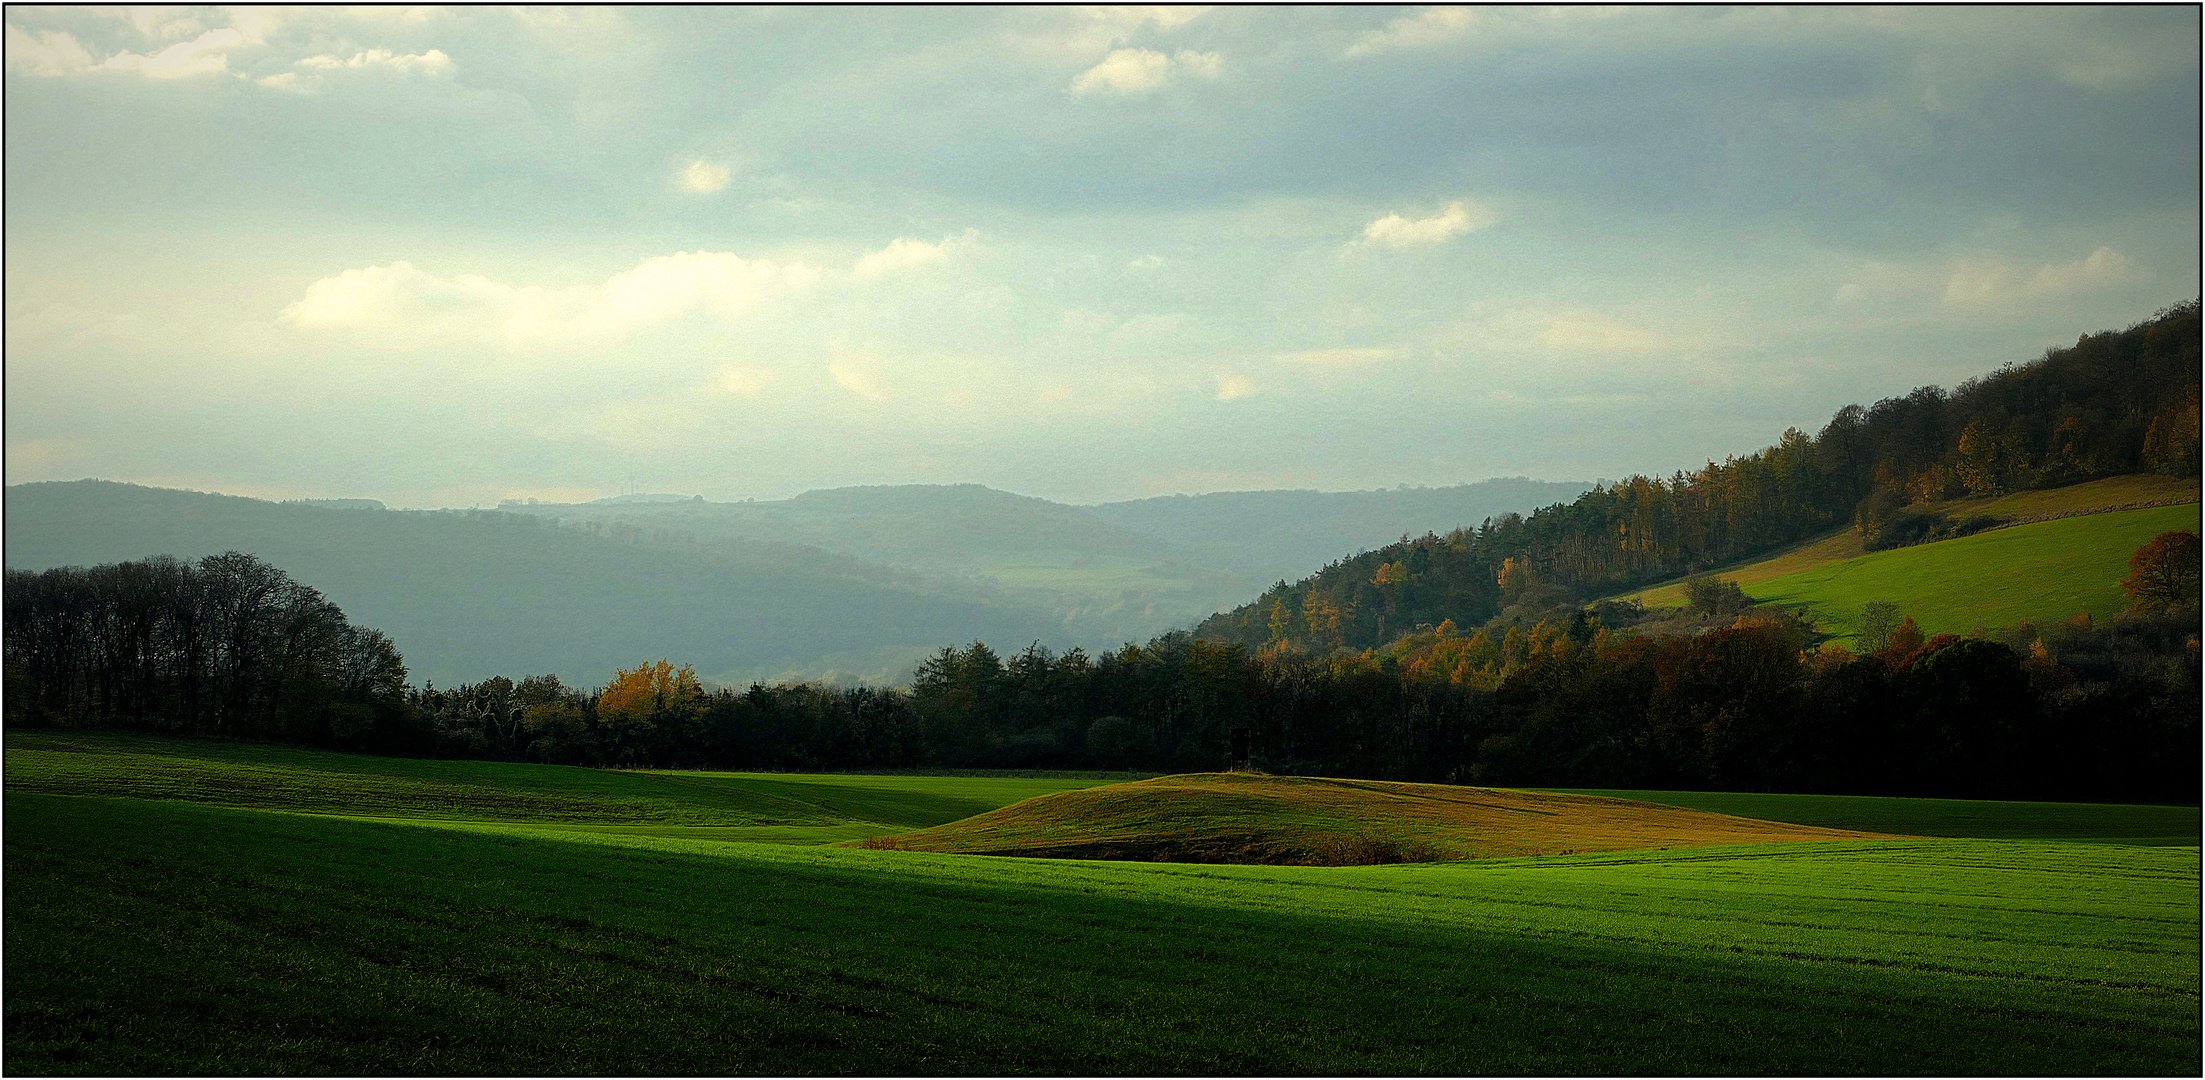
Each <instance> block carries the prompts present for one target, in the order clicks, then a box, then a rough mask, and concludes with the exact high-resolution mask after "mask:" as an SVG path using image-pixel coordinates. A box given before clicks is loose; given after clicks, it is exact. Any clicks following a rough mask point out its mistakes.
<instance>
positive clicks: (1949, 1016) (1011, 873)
mask: <svg viewBox="0 0 2205 1080" xmlns="http://www.w3.org/2000/svg"><path fill="white" fill-rule="evenodd" d="M6 800H7V814H8V829H7V840H6V842H7V857H6V874H7V881H8V885H9V893H8V901H9V907H8V919H7V923H6V950H5V954H4V959H5V968H6V970H5V974H6V978H7V984H8V995H7V1024H6V1053H7V1060H8V1063H9V1069H10V1072H11V1073H14V1074H17V1075H39V1074H52V1073H80V1074H81V1073H90V1074H146V1073H168V1074H177V1073H204V1072H216V1073H259V1072H275V1071H282V1072H304V1073H321V1074H357V1073H406V1074H440V1073H500V1074H513V1073H520V1074H568V1073H585V1074H623V1075H642V1074H654V1073H686V1074H734V1073H746V1072H777V1073H808V1072H838V1073H890V1072H893V1073H897V1074H957V1073H963V1074H971V1073H991V1074H1001V1073H1009V1072H1024V1071H1038V1072H1056V1073H1088V1074H1101V1073H1112V1072H1135V1073H1152V1074H1153V1073H1180V1072H1194V1073H1270V1074H1284V1073H1388V1074H1400V1075H1406V1074H1413V1073H1495V1072H1498V1073H1634V1074H1645V1073H1688V1072H1690V1073H1706V1072H1717V1073H1779V1072H1809V1073H1824V1074H1833V1073H1890V1074H1895V1073H1923V1072H1929V1073H1971V1074H1972V1073H2003V1074H2020V1073H2029V1074H2070V1073H2073V1074H2082V1073H2106V1074H2157V1073H2181V1072H2187V1071H2190V1070H2192V1069H2194V1068H2195V1066H2196V1061H2197V1045H2198V1031H2199V1027H2198V1004H2199V999H2198V972H2197V966H2196V952H2197V938H2198V913H2197V905H2196V896H2197V889H2198V862H2197V852H2196V851H2195V850H2194V849H2174V848H2134V847H2113V846H2089V845H2075V844H2053V843H2015V842H1995V841H1969V840H1878V841H1851V842H1835V843H1823V844H1811V845H1774V846H1749V847H1726V848H1712V849H1695V850H1691V851H1670V852H1635V853H1628V854H1603V855H1581V856H1567V857H1553V858H1537V859H1514V860H1500V861H1492V862H1475V863H1452V864H1443V865H1440V866H1432V867H1421V866H1414V867H1362V868H1340V869H1311V868H1297V867H1246V866H1237V867H1226V866H1211V867H1199V868H1197V867H1188V866H1183V865H1168V864H1139V863H1092V862H1071V861H1062V860H1020V859H984V860H983V859H972V858H969V857H959V856H943V855H926V854H918V853H911V852H873V851H852V850H846V849H836V848H817V847H812V848H793V847H785V846H782V847H776V846H771V845H760V844H738V843H716V842H703V841H696V840H682V839H667V838H661V837H650V836H636V835H605V834H592V833H581V832H569V833H565V834H551V833H547V832H544V831H540V830H532V829H531V828H530V827H529V826H525V825H514V824H503V823H484V824H464V823H434V822H427V821H423V822H414V823H395V822H370V821H361V820H356V819H344V818H333V817H317V816H309V815H298V814H284V813H276V812H270V811H264V810H248V809H237V808H230V807H219V806H211V805H205V804H194V803H182V802H158V801H147V800H137V799H117V798H97V797H75V798H70V797H62V796H52V795H37V794H23V793H10V794H8V795H7V796H6Z"/></svg>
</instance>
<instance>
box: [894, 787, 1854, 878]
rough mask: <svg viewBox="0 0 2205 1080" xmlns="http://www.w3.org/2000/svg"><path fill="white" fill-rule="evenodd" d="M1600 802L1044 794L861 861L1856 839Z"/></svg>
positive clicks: (1256, 790) (1231, 792) (1525, 797)
mask: <svg viewBox="0 0 2205 1080" xmlns="http://www.w3.org/2000/svg"><path fill="white" fill-rule="evenodd" d="M1863 835H1864V834H1862V833H1860V832H1845V831H1840V830H1836V829H1825V828H1820V827H1816V826H1803V825H1797V824H1783V823H1779V822H1775V821H1762V820H1748V819H1746V818H1741V817H1735V816H1730V815H1728V814H1726V813H1711V812H1708V811H1706V810H1699V809H1684V808H1679V807H1677V806H1674V805H1662V804H1659V803H1656V802H1646V801H1630V800H1625V799H1616V798H1608V797H1604V796H1588V795H1582V794H1557V793H1552V792H1533V791H1508V790H1501V789H1496V788H1476V787H1456V786H1452V785H1445V784H1405V783H1394V782H1388V781H1383V780H1337V779H1328V778H1325V777H1314V776H1265V775H1261V774H1255V773H1190V774H1187V775H1183V776H1163V777H1158V778H1156V779H1154V780H1143V781H1140V782H1138V783H1130V784H1110V785H1106V786H1103V787H1094V788H1086V789H1083V790H1079V791H1067V792H1061V793H1059V794H1055V795H1043V796H1040V797H1038V798H1032V799H1027V800H1025V801H1023V802H1020V803H1016V804H1014V805H1011V806H1006V807H1004V808H1002V809H1000V810H993V811H989V812H988V813H985V814H978V815H975V816H973V817H969V818H965V819H963V820H961V821H953V822H950V823H949V824H946V825H937V826H935V827H933V828H931V829H927V830H924V831H921V832H916V833H911V834H909V835H905V836H884V837H877V838H873V839H869V840H866V841H864V842H863V843H862V845H861V846H863V847H867V848H892V849H894V850H898V851H934V852H945V853H952V852H953V853H964V854H985V855H1031V856H1043V857H1051V858H1082V859H1141V860H1148V861H1158V862H1189V863H1263V864H1275V865H1287V866H1296V865H1298V866H1354V865H1368V864H1373V863H1393V862H1434V861H1438V860H1442V859H1491V858H1512V857H1519V856H1524V855H1556V854H1572V853H1582V852H1594V851H1618V850H1633V849H1640V848H1674V847H1698V846H1704V845H1713V844H1752V843H1772V842H1801V843H1806V842H1818V841H1831V840H1849V839H1860V838H1862V836H1863Z"/></svg>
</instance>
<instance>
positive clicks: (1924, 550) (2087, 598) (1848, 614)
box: [1633, 493, 2198, 645]
mask: <svg viewBox="0 0 2205 1080" xmlns="http://www.w3.org/2000/svg"><path fill="white" fill-rule="evenodd" d="M2032 494H2036V493H2032ZM2017 498H2018V496H2017ZM2197 528H2198V506H2197V504H2195V503H2191V504H2188V505H2177V506H2158V507H2150V508H2147V509H2142V510H2117V511H2108V512H2105V513H2097V514H2085V515H2080V516H2075V517H2065V518H2060V519H2058V520H2051V521H2039V522H2035V523H2032V524H2028V525H2016V526H2013V527H2011V528H2005V529H1994V530H1991V531H1990V532H1983V533H1976V534H1975V535H1973V536H1962V537H1958V538H1955V539H1952V540H1942V541H1939V542H1937V543H1934V544H1921V545H1917V546H1914V547H1905V548H1896V549H1893V550H1890V551H1876V552H1869V553H1866V554H1857V553H1855V552H1857V550H1858V546H1859V545H1858V537H1857V536H1852V535H1850V534H1844V533H1841V534H1838V535H1836V536H1833V537H1828V538H1825V539H1823V540H1821V541H1818V542H1816V543H1813V544H1808V545H1804V546H1802V547H1801V548H1799V549H1797V550H1795V551H1791V552H1786V553H1785V554H1783V555H1780V556H1777V557H1776V558H1774V559H1770V560H1766V561H1764V562H1762V563H1756V564H1753V565H1751V566H1746V567H1741V568H1739V569H1738V570H1737V571H1735V572H1724V573H1721V574H1719V575H1718V576H1721V577H1730V578H1733V579H1734V580H1736V581H1737V582H1738V583H1739V585H1740V587H1742V588H1743V589H1744V590H1745V592H1746V595H1747V596H1750V597H1752V598H1753V599H1754V600H1755V601H1756V602H1759V603H1765V604H1780V605H1783V606H1786V607H1796V606H1799V605H1802V604H1804V605H1807V606H1810V607H1812V608H1813V609H1814V610H1815V615H1816V617H1817V619H1818V620H1819V622H1820V623H1821V625H1822V628H1823V630H1824V631H1825V632H1828V633H1830V634H1832V635H1833V637H1832V640H1834V641H1836V642H1838V643H1840V644H1845V645H1850V644H1851V643H1852V628H1853V624H1854V620H1856V619H1858V618H1859V616H1860V612H1861V609H1862V608H1863V607H1865V606H1867V604H1868V603H1869V602H1870V601H1873V600H1889V601H1891V602H1893V603H1896V604H1898V605H1899V609H1900V611H1901V612H1903V613H1904V614H1907V615H1910V616H1913V618H1914V621H1915V622H1916V623H1917V624H1919V625H1920V626H1921V627H1922V630H1923V631H1924V632H1925V633H1929V634H1942V633H1954V634H1965V633H1968V632H1969V631H1971V630H1973V629H1974V628H1976V627H1978V626H1982V627H1987V628H1999V627H2011V626H2017V625H2019V624H2020V623H2022V622H2023V621H2029V622H2034V623H2036V624H2037V625H2039V626H2049V625H2052V624H2055V623H2058V622H2061V621H2064V620H2066V619H2070V618H2073V617H2074V616H2076V615H2078V614H2081V613H2083V612H2086V611H2087V612H2089V613H2091V614H2092V615H2094V616H2097V617H2100V618H2103V617H2105V616H2109V615H2112V614H2114V613H2116V612H2118V611H2121V610H2122V609H2124V608H2126V607H2127V606H2128V597H2127V596H2126V595H2125V594H2123V593H2122V592H2121V589H2120V582H2121V579H2122V578H2125V577H2127V576H2128V560H2129V556H2130V555H2132V554H2134V553H2135V551H2136V549H2137V548H2138V547H2140V546H2142V545H2143V543H2144V542H2145V541H2147V540H2150V539H2151V538H2152V537H2154V536H2157V535H2159V534H2160V533H2162V532H2167V531H2169V530H2174V529H2187V530H2190V531H2193V532H2194V531H2196V530H2197ZM1848 545H1849V546H1850V550H1843V549H1847V548H1848ZM1633 595H1634V596H1635V597H1637V598H1638V599H1639V600H1640V601H1641V602H1642V603H1646V604H1649V605H1654V606H1659V605H1661V604H1664V603H1668V604H1675V603H1681V602H1682V600H1683V587H1682V586H1678V585H1669V586H1661V587H1658V588H1654V589H1648V590H1646V591H1644V592H1641V593H1637V594H1633Z"/></svg>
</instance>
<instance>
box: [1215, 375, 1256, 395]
mask: <svg viewBox="0 0 2205 1080" xmlns="http://www.w3.org/2000/svg"><path fill="white" fill-rule="evenodd" d="M1215 377H1216V379H1217V400H1219V401H1231V400H1233V399H1234V398H1244V397H1247V396H1248V395H1250V394H1253V393H1255V392H1256V384H1255V383H1252V382H1250V381H1248V377H1247V376H1246V375H1242V374H1241V373H1239V372H1237V371H1220V372H1218V373H1216V376H1215Z"/></svg>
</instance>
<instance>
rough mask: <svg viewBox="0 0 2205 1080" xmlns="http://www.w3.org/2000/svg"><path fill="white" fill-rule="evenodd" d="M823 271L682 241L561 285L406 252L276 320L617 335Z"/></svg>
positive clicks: (791, 285) (499, 333) (435, 334)
mask: <svg viewBox="0 0 2205 1080" xmlns="http://www.w3.org/2000/svg"><path fill="white" fill-rule="evenodd" d="M818 278H819V271H818V270H817V269H816V268H814V267H812V266H809V265H807V264H804V263H777V262H774V261H772V260H768V259H745V258H743V257H741V256H739V255H733V254H729V253H726V252H704V251H699V252H687V251H683V252H676V253H675V254H672V255H662V256H659V257H657V258H653V259H646V260H644V261H643V262H641V263H638V264H637V265H636V266H635V268H634V269H632V270H628V271H626V272H625V273H620V274H615V275H613V276H612V277H611V278H609V279H607V280H606V281H605V283H604V284H603V285H600V286H596V287H594V288H588V287H585V288H569V289H556V290H554V289H544V288H539V287H534V286H529V287H515V286H512V285H507V284H504V283H502V282H497V281H492V280H490V279H488V278H485V277H481V276H478V275H474V274H460V275H457V276H455V277H449V278H446V277H438V276H437V275H435V274H431V273H428V272H426V271H424V270H421V269H419V268H417V267H415V266H414V265H413V264H411V263H408V262H404V261H400V262H394V263H392V264H390V265H389V266H370V267H366V268H363V269H358V270H347V271H345V272H344V273H342V274H339V275H337V276H335V277H326V278H323V279H321V280H320V281H317V282H315V283H314V284H313V285H311V286H309V287H308V288H307V290H306V294H305V295H304V296H303V297H301V298H300V299H299V300H298V301H297V302H295V303H293V304H291V305H290V306H289V307H287V308H285V309H284V310H283V312H282V314H281V315H280V316H278V321H279V322H281V323H283V324H284V325H286V326H290V327H293V328H296V329H301V330H377V331H383V332H387V333H391V334H394V335H396V336H399V337H409V338H416V339H420V338H427V339H431V340H448V339H450V338H453V337H476V338H481V337H487V338H490V339H492V340H498V341H502V342H504V343H506V344H521V343H529V342H541V341H550V340H555V339H564V338H573V337H578V336H589V335H618V334H623V333H627V332H630V331H633V330H637V329H641V328H644V327H648V326H653V325H658V324H662V323H666V322H671V321H673V320H674V319H677V318H680V317H682V316H684V315H688V314H690V313H692V312H699V311H709V312H712V313H714V314H716V315H718V316H719V317H720V318H722V319H726V320H729V321H733V320H736V319H740V318H742V317H743V316H745V315H748V314H749V313H751V312H752V311H755V310H756V309H758V308H759V307H760V306H762V305H764V304H766V303H769V302H771V301H773V300H775V299H778V298H780V297H782V296H784V295H786V294H788V293H790V292H793V291H796V290H800V289H803V288H806V287H808V286H809V285H811V284H812V283H813V282H815V281H817V280H818Z"/></svg>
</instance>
